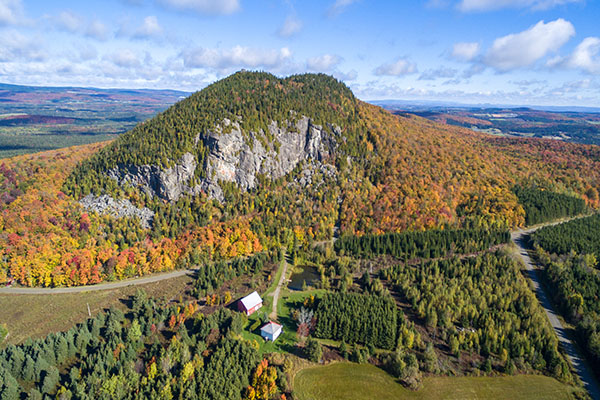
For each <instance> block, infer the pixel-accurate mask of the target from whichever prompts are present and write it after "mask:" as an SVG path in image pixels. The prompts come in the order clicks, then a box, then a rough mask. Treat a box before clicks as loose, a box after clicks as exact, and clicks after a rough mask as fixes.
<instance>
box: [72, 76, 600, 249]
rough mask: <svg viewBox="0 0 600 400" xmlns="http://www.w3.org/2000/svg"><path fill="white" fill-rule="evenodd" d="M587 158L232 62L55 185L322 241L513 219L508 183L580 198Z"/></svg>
mask: <svg viewBox="0 0 600 400" xmlns="http://www.w3.org/2000/svg"><path fill="white" fill-rule="evenodd" d="M568 152H570V153H572V155H568ZM569 157H571V158H572V157H575V158H577V161H576V162H574V161H573V160H571V162H565V161H568V160H566V158H569ZM599 159H600V157H599V154H598V150H597V149H595V148H590V147H586V146H577V145H569V144H563V143H556V142H549V141H530V140H529V141H528V140H514V139H504V138H500V139H499V138H493V137H490V136H486V135H482V134H477V133H474V132H471V131H469V130H465V129H460V128H454V127H450V126H447V125H439V124H435V123H432V122H429V121H426V120H424V119H421V118H417V117H398V116H393V115H391V114H389V113H388V112H386V111H384V110H382V109H380V108H378V107H375V106H371V105H368V104H366V103H363V102H361V101H359V100H358V99H356V97H355V96H354V95H353V94H352V92H351V91H350V89H349V88H348V87H347V86H345V85H344V84H343V83H341V82H339V81H337V80H336V79H334V78H332V77H329V76H327V75H323V74H304V75H294V76H290V77H287V78H278V77H276V76H274V75H271V74H268V73H264V72H248V71H242V72H238V73H236V74H233V75H231V76H229V77H227V78H225V79H223V80H221V81H218V82H216V83H214V84H212V85H210V86H208V87H207V88H205V89H203V90H201V91H199V92H197V93H194V94H193V95H191V96H190V97H188V98H187V99H185V100H182V101H180V102H179V103H177V104H175V105H174V106H172V107H171V108H169V109H168V110H166V111H165V112H163V113H161V114H159V115H157V116H156V117H155V118H153V119H151V120H149V121H146V122H144V123H141V124H139V125H138V126H136V127H135V128H134V129H133V130H132V131H130V132H128V133H126V134H124V135H123V136H122V137H120V138H119V139H118V140H116V141H115V142H114V143H112V144H111V145H109V146H107V147H105V148H104V149H102V150H101V151H99V152H98V153H96V154H95V155H94V156H92V157H91V158H90V159H88V160H86V161H85V162H83V163H82V164H81V165H80V166H79V167H78V168H76V169H75V170H74V171H73V173H72V174H71V176H70V177H69V178H68V179H67V181H66V183H65V185H64V189H65V192H67V193H69V194H72V195H74V196H75V197H77V198H82V197H84V196H87V197H86V202H85V204H88V205H90V204H91V205H92V209H93V204H94V202H95V201H96V200H97V199H99V198H100V197H99V196H100V195H108V196H110V197H111V198H112V199H114V200H115V201H117V202H120V203H119V204H118V205H117V208H118V207H121V208H123V207H125V208H127V207H130V206H131V205H133V206H134V207H138V210H137V211H135V210H134V211H132V212H131V213H130V214H131V215H139V214H140V213H141V212H140V211H139V210H140V209H142V210H143V209H146V208H148V209H150V210H152V212H154V213H157V214H163V215H176V214H179V213H180V212H181V211H182V207H184V206H182V204H185V205H187V204H190V203H195V204H198V203H202V204H203V206H202V207H201V208H202V209H203V210H204V211H203V212H202V213H201V214H202V215H203V219H202V221H205V219H206V218H208V219H211V218H212V217H214V216H218V218H220V219H221V220H228V219H230V218H233V217H236V216H241V215H250V214H252V213H258V215H261V216H262V218H263V219H264V218H268V219H270V220H273V219H275V220H278V223H276V224H275V226H287V227H289V228H290V229H291V228H292V227H294V226H300V227H302V229H308V230H310V235H312V236H313V237H317V238H318V237H322V238H326V237H329V236H330V235H331V233H332V232H333V228H334V227H335V226H336V225H337V226H338V227H339V228H341V230H342V231H345V232H353V233H369V232H375V233H377V232H384V231H400V230H406V229H424V228H434V227H442V226H445V225H453V226H465V225H469V226H472V225H477V226H483V227H507V226H518V225H522V224H523V222H524V211H523V208H522V207H521V206H520V205H519V203H518V199H517V197H516V195H515V193H514V192H513V191H512V188H513V187H514V186H515V185H516V184H519V185H525V186H530V185H535V186H541V187H545V188H547V189H549V190H553V191H557V192H562V193H566V194H570V195H575V196H577V197H585V196H584V195H585V193H586V191H587V190H589V189H590V188H592V187H595V186H598V178H597V176H596V173H595V172H594V173H592V174H588V175H586V176H583V175H581V174H579V171H580V168H581V167H583V166H586V167H590V166H591V165H592V164H596V163H598V160H599ZM587 170H588V171H598V168H589V169H587ZM559 177H560V179H557V178H559ZM195 198H196V199H200V200H193V199H195ZM186 199H187V200H186ZM588 200H589V199H588ZM102 201H104V202H105V201H106V198H103V200H102ZM124 201H130V202H131V203H130V204H125V203H123V202H124ZM211 201H216V203H211ZM208 203H211V204H213V205H212V206H211V207H212V208H211V211H207V208H206V205H207V204H208ZM293 204H295V205H297V207H293V208H292V207H291V206H292V205H293ZM96 209H97V210H98V208H97V207H96ZM146 214H147V213H146ZM190 221H193V222H194V223H199V222H202V221H200V220H198V219H197V218H196V217H192V218H191V220H190ZM190 221H188V222H190ZM271 222H273V221H271ZM165 223H167V225H168V222H166V221H165ZM263 223H265V225H266V220H264V221H263ZM163 225H164V223H163ZM178 225H179V226H178V229H181V228H182V226H181V224H178ZM183 225H184V226H185V225H186V223H183Z"/></svg>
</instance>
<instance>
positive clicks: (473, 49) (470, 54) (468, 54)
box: [452, 42, 479, 61]
mask: <svg viewBox="0 0 600 400" xmlns="http://www.w3.org/2000/svg"><path fill="white" fill-rule="evenodd" d="M477 53H479V43H477V42H461V43H456V44H455V45H454V47H453V48H452V58H454V59H456V60H459V61H471V60H472V59H473V58H475V56H476V55H477Z"/></svg>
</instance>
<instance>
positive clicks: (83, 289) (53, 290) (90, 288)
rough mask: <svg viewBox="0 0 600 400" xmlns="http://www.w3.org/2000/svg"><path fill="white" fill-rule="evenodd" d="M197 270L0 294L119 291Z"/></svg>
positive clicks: (17, 289)
mask: <svg viewBox="0 0 600 400" xmlns="http://www.w3.org/2000/svg"><path fill="white" fill-rule="evenodd" d="M194 272H195V269H180V270H177V271H173V272H166V273H162V274H153V275H150V276H147V277H142V278H134V279H126V280H123V281H117V282H107V283H100V284H98V285H89V286H75V287H67V288H27V287H3V288H0V294H61V293H81V292H92V291H95V290H110V289H118V288H122V287H127V286H133V285H145V284H146V283H154V282H160V281H164V280H165V279H172V278H177V277H179V276H184V275H188V274H192V273H194Z"/></svg>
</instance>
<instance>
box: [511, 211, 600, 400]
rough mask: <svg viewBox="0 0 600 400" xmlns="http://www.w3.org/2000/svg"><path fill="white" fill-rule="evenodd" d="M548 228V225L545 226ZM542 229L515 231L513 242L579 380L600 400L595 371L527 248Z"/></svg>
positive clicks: (599, 388)
mask: <svg viewBox="0 0 600 400" xmlns="http://www.w3.org/2000/svg"><path fill="white" fill-rule="evenodd" d="M556 224H557V223H553V224H548V225H556ZM544 226H547V225H544ZM539 228H541V226H538V227H535V228H530V229H527V230H521V231H515V232H512V233H511V236H512V241H513V242H514V243H515V244H516V245H517V247H518V248H519V255H520V256H521V259H522V260H523V263H524V264H525V266H526V267H527V275H528V277H529V279H531V282H532V283H533V287H534V290H535V294H536V296H537V298H538V300H539V302H540V304H541V305H542V307H543V308H544V311H545V312H546V315H547V316H548V319H549V320H550V324H551V325H552V327H553V328H554V331H555V332H556V336H558V340H559V341H560V345H561V346H562V348H563V349H564V351H565V353H566V354H567V357H568V358H569V360H570V361H571V364H572V365H573V368H574V369H575V372H576V373H577V375H579V378H580V379H581V381H582V382H583V385H584V387H585V389H586V390H587V391H588V393H589V394H590V396H591V397H592V398H593V399H596V400H600V386H599V385H598V382H597V381H596V379H595V378H594V372H593V370H592V369H591V368H590V367H589V366H588V365H587V364H586V363H585V362H584V360H583V357H582V355H581V354H580V353H579V351H578V349H577V347H576V346H575V344H574V343H573V342H572V341H571V339H569V337H568V336H567V334H566V332H565V328H564V327H563V326H562V324H561V322H560V320H559V319H558V317H557V316H556V313H555V312H554V309H553V308H552V303H550V301H549V300H548V297H547V296H546V293H545V292H544V289H543V288H542V286H541V285H540V278H539V276H538V273H537V271H536V269H535V268H534V267H533V261H532V260H531V258H530V257H529V249H528V247H527V237H528V236H529V234H530V233H532V232H534V231H536V230H537V229H539Z"/></svg>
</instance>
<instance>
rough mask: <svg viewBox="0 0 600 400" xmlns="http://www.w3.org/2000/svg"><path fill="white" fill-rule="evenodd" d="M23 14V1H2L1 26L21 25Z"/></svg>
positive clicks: (0, 8) (0, 4)
mask: <svg viewBox="0 0 600 400" xmlns="http://www.w3.org/2000/svg"><path fill="white" fill-rule="evenodd" d="M22 14H23V6H22V5H21V0H0V26H1V25H15V24H17V23H19V21H20V20H21V18H22Z"/></svg>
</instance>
